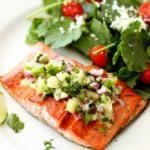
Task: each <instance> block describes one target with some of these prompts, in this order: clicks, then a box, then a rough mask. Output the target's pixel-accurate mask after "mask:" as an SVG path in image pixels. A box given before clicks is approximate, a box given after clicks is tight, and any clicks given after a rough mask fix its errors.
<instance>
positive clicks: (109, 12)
mask: <svg viewBox="0 0 150 150" xmlns="http://www.w3.org/2000/svg"><path fill="white" fill-rule="evenodd" d="M113 3H114V1H112V0H106V2H105V4H103V5H102V12H101V13H102V18H104V20H105V21H106V22H108V23H111V22H112V21H113V20H115V18H116V17H117V16H119V13H118V12H117V10H113V7H112V6H113Z"/></svg>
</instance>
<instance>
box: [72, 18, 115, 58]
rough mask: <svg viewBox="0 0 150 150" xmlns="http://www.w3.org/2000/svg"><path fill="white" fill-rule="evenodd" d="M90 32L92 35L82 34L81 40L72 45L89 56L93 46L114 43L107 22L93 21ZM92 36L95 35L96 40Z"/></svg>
mask: <svg viewBox="0 0 150 150" xmlns="http://www.w3.org/2000/svg"><path fill="white" fill-rule="evenodd" d="M89 32H90V33H86V34H82V36H81V37H80V39H79V40H77V41H76V42H74V43H73V44H72V45H73V46H74V47H75V48H77V49H79V50H80V51H81V52H82V53H83V54H85V55H87V56H88V55H89V51H90V49H91V48H92V47H93V46H96V45H98V44H103V45H107V44H110V43H112V40H113V38H112V35H111V32H110V31H109V29H108V27H107V25H106V23H105V22H101V21H99V20H97V19H93V20H92V21H91V24H90V26H89ZM91 35H94V36H95V37H96V38H94V37H92V36H91Z"/></svg>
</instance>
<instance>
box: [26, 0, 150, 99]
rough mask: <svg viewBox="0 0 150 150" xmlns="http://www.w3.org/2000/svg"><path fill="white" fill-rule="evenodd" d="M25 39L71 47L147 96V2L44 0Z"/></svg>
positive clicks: (149, 86)
mask: <svg viewBox="0 0 150 150" xmlns="http://www.w3.org/2000/svg"><path fill="white" fill-rule="evenodd" d="M43 4H44V6H43V7H42V8H40V9H38V10H36V11H35V12H33V13H31V14H29V15H28V16H27V17H28V19H31V20H32V25H31V27H30V28H29V32H28V35H27V37H26V42H27V43H28V44H35V43H36V42H38V41H42V42H44V43H46V44H48V45H49V46H51V47H53V48H60V47H66V46H71V47H72V48H73V49H74V50H78V51H79V52H81V53H83V54H84V55H85V56H87V57H88V58H90V59H91V60H92V61H93V63H94V64H96V65H98V66H100V67H102V68H105V69H106V70H107V72H112V73H113V74H115V75H116V76H117V77H118V78H119V79H121V80H123V81H124V82H126V84H128V86H130V87H131V88H133V89H134V90H136V91H137V92H138V93H139V94H141V95H142V96H143V97H144V98H145V99H150V67H149V66H150V11H149V8H150V2H149V0H134V1H133V0H43Z"/></svg>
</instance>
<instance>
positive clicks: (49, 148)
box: [44, 139, 54, 150]
mask: <svg viewBox="0 0 150 150" xmlns="http://www.w3.org/2000/svg"><path fill="white" fill-rule="evenodd" d="M52 141H53V139H50V141H44V146H45V149H44V150H52V149H54V146H53V144H52Z"/></svg>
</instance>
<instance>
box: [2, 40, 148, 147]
mask: <svg viewBox="0 0 150 150" xmlns="http://www.w3.org/2000/svg"><path fill="white" fill-rule="evenodd" d="M35 47H36V48H35V49H37V50H42V52H44V53H47V54H48V56H49V59H57V57H61V56H58V55H57V54H56V53H54V52H53V51H52V49H50V48H49V47H48V46H46V45H44V44H42V43H38V44H37V45H36V46H35ZM35 53H37V52H36V51H33V52H32V53H31V54H30V55H29V56H28V57H27V58H26V60H31V59H32V58H33V57H34V55H35ZM61 58H62V59H63V60H64V61H70V62H72V63H73V64H75V65H76V66H78V67H79V68H81V69H83V70H86V71H87V70H88V71H89V70H91V69H92V68H95V67H94V66H84V65H82V64H80V63H78V62H77V61H74V60H70V59H68V58H65V57H61ZM23 78H24V73H23V63H20V64H19V65H18V66H17V67H16V68H14V69H13V70H12V71H10V72H9V73H7V74H5V75H3V76H1V77H0V81H1V83H2V85H3V86H4V87H5V88H6V90H7V91H8V92H9V93H10V94H11V95H12V97H13V98H14V99H15V100H16V101H17V102H18V103H19V104H21V105H22V106H23V107H24V108H25V109H26V110H27V111H28V112H30V113H31V114H33V115H34V116H35V117H37V118H38V119H40V120H42V121H44V122H45V123H47V124H48V125H49V126H50V127H52V128H54V129H55V130H56V131H58V132H59V133H61V134H63V135H64V136H65V137H66V138H68V139H69V140H72V141H73V142H75V143H77V144H80V145H83V146H86V147H90V148H93V149H96V150H102V149H104V148H106V146H107V145H108V143H109V142H110V141H111V140H112V139H113V137H114V136H116V135H117V133H118V132H119V131H120V130H121V129H122V128H123V127H125V126H126V125H127V124H129V123H130V121H131V120H133V119H134V118H135V117H136V116H137V115H138V114H140V113H141V111H142V110H143V109H144V108H145V107H146V106H147V101H146V100H143V99H142V98H141V97H140V96H139V95H138V94H137V93H135V92H134V91H133V90H132V89H131V88H129V87H128V86H127V85H126V84H125V83H123V82H122V81H120V80H119V81H118V82H117V85H119V86H121V87H122V92H121V94H120V98H121V99H122V100H123V102H124V104H125V105H124V106H120V105H114V106H113V110H114V123H113V125H112V126H111V127H110V128H108V129H107V131H106V132H104V133H102V132H100V131H99V129H100V128H101V127H102V123H101V122H100V121H93V122H91V123H89V124H85V123H84V121H82V120H81V119H80V120H79V118H78V117H77V115H76V114H71V113H69V112H67V111H66V100H61V101H56V100H55V99H54V97H52V96H49V97H48V96H47V97H46V98H45V100H42V98H41V97H40V96H39V95H37V94H36V92H35V90H34V89H32V88H30V87H23V86H21V84H20V81H21V80H22V79H23ZM56 112H57V113H56Z"/></svg>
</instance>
